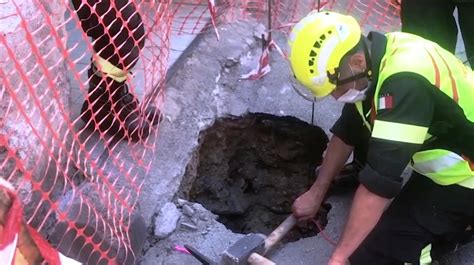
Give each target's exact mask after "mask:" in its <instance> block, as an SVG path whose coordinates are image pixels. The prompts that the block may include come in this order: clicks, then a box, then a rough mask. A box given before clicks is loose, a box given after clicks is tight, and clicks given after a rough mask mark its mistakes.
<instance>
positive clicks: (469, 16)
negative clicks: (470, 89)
mask: <svg viewBox="0 0 474 265" xmlns="http://www.w3.org/2000/svg"><path fill="white" fill-rule="evenodd" d="M457 8H458V20H459V27H460V28H461V34H462V38H463V40H464V47H465V48H466V56H467V58H468V61H469V64H470V65H471V68H474V19H473V15H474V2H470V3H459V4H457Z"/></svg>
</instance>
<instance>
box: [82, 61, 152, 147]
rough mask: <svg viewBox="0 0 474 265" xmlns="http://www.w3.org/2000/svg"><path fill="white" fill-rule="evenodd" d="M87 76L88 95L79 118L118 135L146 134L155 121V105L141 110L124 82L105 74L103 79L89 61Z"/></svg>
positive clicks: (134, 138) (142, 136) (134, 137)
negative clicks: (89, 66) (143, 111)
mask: <svg viewBox="0 0 474 265" xmlns="http://www.w3.org/2000/svg"><path fill="white" fill-rule="evenodd" d="M88 76H89V92H88V97H87V99H86V100H85V101H84V104H83V105H82V110H81V113H82V114H81V119H82V120H83V121H84V122H85V123H86V125H87V126H94V130H96V129H98V130H99V131H100V132H102V133H106V134H108V135H111V136H113V137H117V138H120V139H121V138H123V137H125V138H127V139H129V140H132V141H139V140H144V139H146V138H147V137H148V135H149V134H150V126H154V125H156V124H158V122H159V119H160V115H159V114H160V113H159V111H158V109H156V108H155V107H148V108H146V110H145V113H142V110H141V109H140V108H139V106H140V104H139V102H138V99H137V98H136V97H135V96H133V95H132V94H131V93H130V92H129V91H128V86H127V84H126V83H125V82H117V81H115V80H113V79H111V78H109V77H106V78H104V79H103V78H102V77H100V76H99V75H97V69H96V68H95V66H94V65H93V64H92V65H91V68H89V71H88Z"/></svg>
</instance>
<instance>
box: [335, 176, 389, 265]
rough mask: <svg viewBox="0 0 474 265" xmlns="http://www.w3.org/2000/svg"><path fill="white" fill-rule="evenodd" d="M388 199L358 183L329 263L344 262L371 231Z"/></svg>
mask: <svg viewBox="0 0 474 265" xmlns="http://www.w3.org/2000/svg"><path fill="white" fill-rule="evenodd" d="M388 202H389V199H386V198H384V197H380V196H378V195H376V194H374V193H372V192H370V191H369V190H368V189H367V188H365V187H364V186H363V185H359V188H358V189H357V192H356V194H355V197H354V201H353V203H352V208H351V212H350V214H349V220H348V221H347V224H346V227H345V229H344V233H343V234H342V238H341V240H340V241H339V244H338V245H337V247H336V250H335V251H334V253H333V254H332V257H331V260H330V262H329V264H334V265H336V264H346V262H347V259H348V258H349V256H350V255H351V254H352V253H353V252H354V251H355V250H356V249H357V247H358V246H359V245H360V244H361V243H362V241H363V240H364V239H365V238H366V237H367V235H368V234H369V233H370V231H372V229H373V228H374V227H375V225H376V224H377V222H378V221H379V219H380V216H382V213H383V211H384V209H385V206H386V205H387V203H388Z"/></svg>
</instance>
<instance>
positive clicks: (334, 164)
mask: <svg viewBox="0 0 474 265" xmlns="http://www.w3.org/2000/svg"><path fill="white" fill-rule="evenodd" d="M352 149H353V147H352V146H350V145H347V144H346V143H344V142H343V141H342V140H341V139H340V138H339V137H337V136H335V135H334V136H332V137H331V140H330V141H329V146H328V149H327V151H326V156H325V157H324V159H323V163H322V165H321V168H320V170H319V174H318V177H317V179H316V181H315V182H314V183H313V185H312V186H311V188H310V189H309V190H308V191H307V192H306V193H304V194H303V195H301V196H300V197H298V199H296V200H295V202H294V204H293V215H294V216H295V217H296V218H297V219H298V220H299V221H304V220H307V219H311V218H313V217H314V216H315V215H316V213H317V212H318V210H319V207H320V206H321V203H322V201H323V200H324V197H325V195H326V192H327V190H328V188H329V185H330V184H331V182H332V179H333V178H334V176H336V175H337V174H338V173H339V171H341V169H342V167H343V166H344V164H345V162H346V161H347V159H348V158H349V156H350V154H351V152H352Z"/></svg>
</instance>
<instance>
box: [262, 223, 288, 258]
mask: <svg viewBox="0 0 474 265" xmlns="http://www.w3.org/2000/svg"><path fill="white" fill-rule="evenodd" d="M295 224H296V219H295V217H293V215H290V216H288V217H287V218H286V219H285V221H283V223H281V224H280V225H279V226H278V227H277V228H276V229H275V230H273V232H272V233H271V234H270V235H268V237H267V238H266V239H265V249H264V250H263V253H262V255H263V256H265V255H266V254H267V253H268V251H270V249H272V248H273V247H274V246H275V245H276V244H277V243H278V242H280V240H281V239H282V238H283V237H284V236H285V235H286V234H287V233H288V231H290V230H291V229H292V228H293V227H294V226H295Z"/></svg>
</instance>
